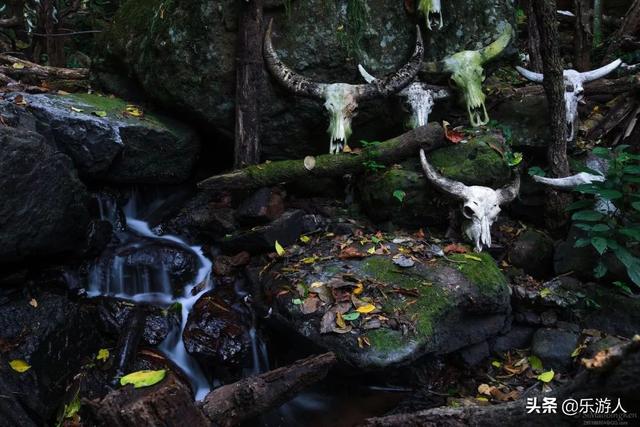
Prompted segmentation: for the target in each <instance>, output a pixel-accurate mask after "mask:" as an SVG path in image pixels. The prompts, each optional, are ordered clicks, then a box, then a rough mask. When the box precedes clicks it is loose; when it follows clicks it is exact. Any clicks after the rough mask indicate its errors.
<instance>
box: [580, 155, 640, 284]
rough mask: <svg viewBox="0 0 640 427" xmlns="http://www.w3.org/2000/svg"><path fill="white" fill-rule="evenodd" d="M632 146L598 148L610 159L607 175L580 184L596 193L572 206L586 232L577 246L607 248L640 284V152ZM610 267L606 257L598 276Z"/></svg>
mask: <svg viewBox="0 0 640 427" xmlns="http://www.w3.org/2000/svg"><path fill="white" fill-rule="evenodd" d="M627 148H628V146H619V147H616V149H615V150H613V151H612V152H611V151H609V150H607V149H605V148H596V149H594V150H593V154H594V155H596V156H598V157H600V158H603V159H605V160H607V161H608V163H609V171H608V174H607V179H606V181H604V182H596V183H592V184H585V185H580V186H578V187H576V189H575V191H577V192H579V193H581V194H591V195H594V196H595V197H596V202H595V204H594V202H593V201H591V200H580V201H578V202H575V203H573V204H572V205H571V206H569V209H570V210H572V211H574V213H573V215H572V217H571V218H572V220H573V221H574V223H575V226H576V227H578V228H580V229H581V230H583V231H585V232H586V235H587V237H586V238H582V239H578V240H577V241H576V243H575V246H576V247H586V246H592V247H593V248H594V249H595V250H596V251H597V252H598V254H600V255H601V256H602V255H604V254H605V253H607V252H610V253H613V254H614V255H615V257H616V258H617V259H618V260H619V261H620V262H621V263H622V264H623V265H624V266H625V268H626V269H627V274H628V275H629V278H630V279H631V281H632V282H633V283H635V284H636V285H638V286H640V258H638V257H637V256H636V255H635V254H636V253H637V251H638V249H640V246H639V245H640V194H638V186H639V185H640V155H637V154H631V153H629V152H628V151H627ZM604 207H606V209H605V208H604ZM606 273H607V267H606V265H605V264H604V263H603V262H602V259H600V261H599V262H598V264H597V265H596V266H595V268H594V274H595V275H596V277H604V275H605V274H606Z"/></svg>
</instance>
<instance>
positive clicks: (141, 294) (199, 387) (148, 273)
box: [88, 190, 212, 400]
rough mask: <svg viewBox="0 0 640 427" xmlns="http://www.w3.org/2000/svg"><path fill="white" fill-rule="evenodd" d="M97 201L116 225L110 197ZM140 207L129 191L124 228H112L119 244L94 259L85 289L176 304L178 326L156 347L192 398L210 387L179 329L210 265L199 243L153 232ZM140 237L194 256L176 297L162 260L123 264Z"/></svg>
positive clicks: (206, 281)
mask: <svg viewBox="0 0 640 427" xmlns="http://www.w3.org/2000/svg"><path fill="white" fill-rule="evenodd" d="M99 203H100V214H101V217H102V219H104V220H107V221H110V222H112V224H114V228H116V227H115V224H116V221H117V218H118V207H117V204H116V203H115V202H114V201H113V200H110V199H107V198H102V197H101V198H99ZM139 208H140V206H139V198H138V197H137V194H136V192H135V190H134V191H133V192H132V195H131V197H130V198H129V201H128V203H127V205H126V206H125V207H124V209H123V210H124V212H125V217H126V226H125V230H123V231H121V232H119V233H117V234H118V239H120V243H121V245H120V246H118V247H117V248H116V249H115V251H114V254H113V257H112V260H111V262H110V263H108V264H107V265H104V263H98V264H96V265H95V266H94V267H93V268H92V270H91V272H90V275H89V279H90V283H89V290H88V293H89V295H90V296H97V295H109V296H115V297H119V298H126V299H130V300H132V301H138V302H148V303H154V304H158V303H160V304H172V303H179V304H180V305H181V307H182V323H181V325H180V330H174V331H173V332H172V333H171V334H170V335H169V336H168V337H167V338H166V339H165V340H164V341H163V342H162V343H161V344H160V346H159V348H160V350H162V351H163V352H164V353H165V354H166V355H167V357H168V358H169V359H171V360H172V361H173V362H174V363H175V364H176V365H178V366H179V367H180V368H181V369H182V370H183V371H184V372H185V374H186V375H187V376H188V377H189V379H190V381H191V384H192V387H193V390H194V392H195V395H196V400H201V399H202V398H204V396H206V394H207V393H208V392H209V391H210V389H211V387H210V384H209V383H208V382H207V380H206V377H205V375H204V374H203V373H202V371H201V370H200V367H199V366H198V364H197V362H196V361H195V360H194V359H193V358H192V357H191V356H190V355H189V354H188V353H187V351H186V350H185V347H184V344H183V341H182V332H183V330H184V328H185V326H186V323H187V318H188V316H189V312H190V311H191V309H192V307H193V305H194V304H195V302H196V301H197V300H198V298H199V297H200V296H201V295H202V294H203V293H205V292H207V291H208V290H210V289H211V288H212V282H211V267H212V264H211V261H209V259H208V258H207V257H205V256H204V253H203V252H202V248H200V247H198V246H189V245H188V244H187V243H186V242H184V241H183V240H182V239H180V238H179V237H176V236H171V235H163V236H158V235H156V234H154V233H153V232H152V231H151V228H150V227H149V224H148V223H147V222H145V221H143V220H141V219H137V218H136V216H137V215H138V214H139V212H140V210H139ZM132 235H133V236H134V237H138V239H136V238H132ZM140 237H142V238H144V239H146V240H149V241H155V242H158V241H160V242H163V241H164V242H167V243H170V244H171V245H172V246H176V245H177V246H179V247H181V248H183V249H186V250H187V251H188V252H190V253H192V254H193V255H195V257H196V258H197V260H198V263H199V266H198V271H197V274H196V277H195V278H194V279H193V280H192V281H191V282H190V283H188V284H187V285H186V286H184V288H183V291H182V294H181V295H180V296H179V297H177V298H176V297H174V293H173V287H172V284H171V280H170V277H169V273H168V271H167V269H166V268H165V266H164V265H163V264H162V263H160V265H153V266H152V267H149V266H148V265H142V266H136V268H127V266H126V263H125V258H126V256H127V255H126V254H127V253H130V252H132V251H135V250H136V249H140V248H141V247H142V246H141V244H140V243H139V238H140ZM105 270H106V271H105ZM197 286H198V292H197V293H195V294H194V293H193V292H194V288H196V287H197Z"/></svg>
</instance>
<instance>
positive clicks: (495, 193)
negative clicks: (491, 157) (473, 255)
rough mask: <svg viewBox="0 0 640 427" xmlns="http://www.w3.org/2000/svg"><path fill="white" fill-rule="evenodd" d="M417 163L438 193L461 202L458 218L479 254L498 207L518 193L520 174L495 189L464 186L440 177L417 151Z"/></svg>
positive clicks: (486, 242) (487, 240)
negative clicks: (446, 194) (444, 193)
mask: <svg viewBox="0 0 640 427" xmlns="http://www.w3.org/2000/svg"><path fill="white" fill-rule="evenodd" d="M420 162H421V163H422V169H423V170H424V173H425V175H426V177H427V179H428V180H429V182H431V183H432V184H433V185H435V186H436V187H438V188H439V189H440V190H442V191H444V192H446V193H448V194H451V195H452V196H454V197H457V198H459V199H462V215H463V216H464V218H465V222H464V224H463V230H464V233H465V234H466V236H467V238H469V240H471V241H472V242H473V243H474V245H475V250H476V251H477V252H481V251H482V249H483V248H484V247H491V225H492V224H493V223H494V222H495V221H496V219H497V218H498V214H499V213H500V206H502V205H504V204H505V203H509V202H511V201H513V199H515V198H516V197H517V196H518V192H519V191H520V175H516V177H515V180H514V181H513V182H512V183H511V184H510V185H508V186H506V187H503V188H501V189H499V190H494V189H493V188H488V187H481V186H476V185H474V186H467V185H465V184H463V183H461V182H458V181H454V180H452V179H449V178H446V177H444V176H442V175H440V174H439V173H438V172H437V171H436V170H435V168H434V167H433V166H431V164H429V162H428V161H427V157H426V156H425V154H424V151H423V150H420Z"/></svg>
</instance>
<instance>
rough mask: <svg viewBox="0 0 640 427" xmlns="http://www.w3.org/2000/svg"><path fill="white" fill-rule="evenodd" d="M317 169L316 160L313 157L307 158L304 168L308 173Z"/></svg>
mask: <svg viewBox="0 0 640 427" xmlns="http://www.w3.org/2000/svg"><path fill="white" fill-rule="evenodd" d="M315 167H316V158H315V157H313V156H307V157H305V158H304V168H305V169H306V170H308V171H310V170H313V168H315Z"/></svg>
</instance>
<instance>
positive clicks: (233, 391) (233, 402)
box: [201, 353, 336, 427]
mask: <svg viewBox="0 0 640 427" xmlns="http://www.w3.org/2000/svg"><path fill="white" fill-rule="evenodd" d="M335 363H336V356H335V355H334V354H333V353H325V354H321V355H319V356H314V357H309V358H307V359H303V360H299V361H297V362H295V363H294V364H292V365H289V366H284V367H282V368H278V369H274V370H273V371H269V372H265V373H264V374H261V375H258V376H255V377H249V378H245V379H243V380H240V381H238V382H236V383H233V384H229V385H225V386H222V387H220V388H218V389H216V390H214V391H212V392H211V393H209V394H208V395H207V397H205V398H204V400H203V402H202V404H201V409H202V411H203V412H204V414H205V416H206V417H207V418H209V419H210V420H211V422H212V423H213V424H214V425H216V426H225V427H227V426H234V425H238V424H240V423H241V422H243V421H246V420H249V419H251V418H254V417H256V416H258V415H260V414H263V413H265V412H267V411H269V410H271V409H273V408H276V407H278V406H280V405H282V404H283V403H286V402H287V401H289V400H290V399H291V398H293V397H294V396H295V395H296V394H298V393H299V392H300V391H301V390H302V389H304V388H306V387H308V386H309V385H311V384H313V383H315V382H317V381H320V380H322V379H323V378H324V377H325V376H326V375H327V373H328V372H329V369H330V368H331V367H332V366H333V365H334V364H335Z"/></svg>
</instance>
